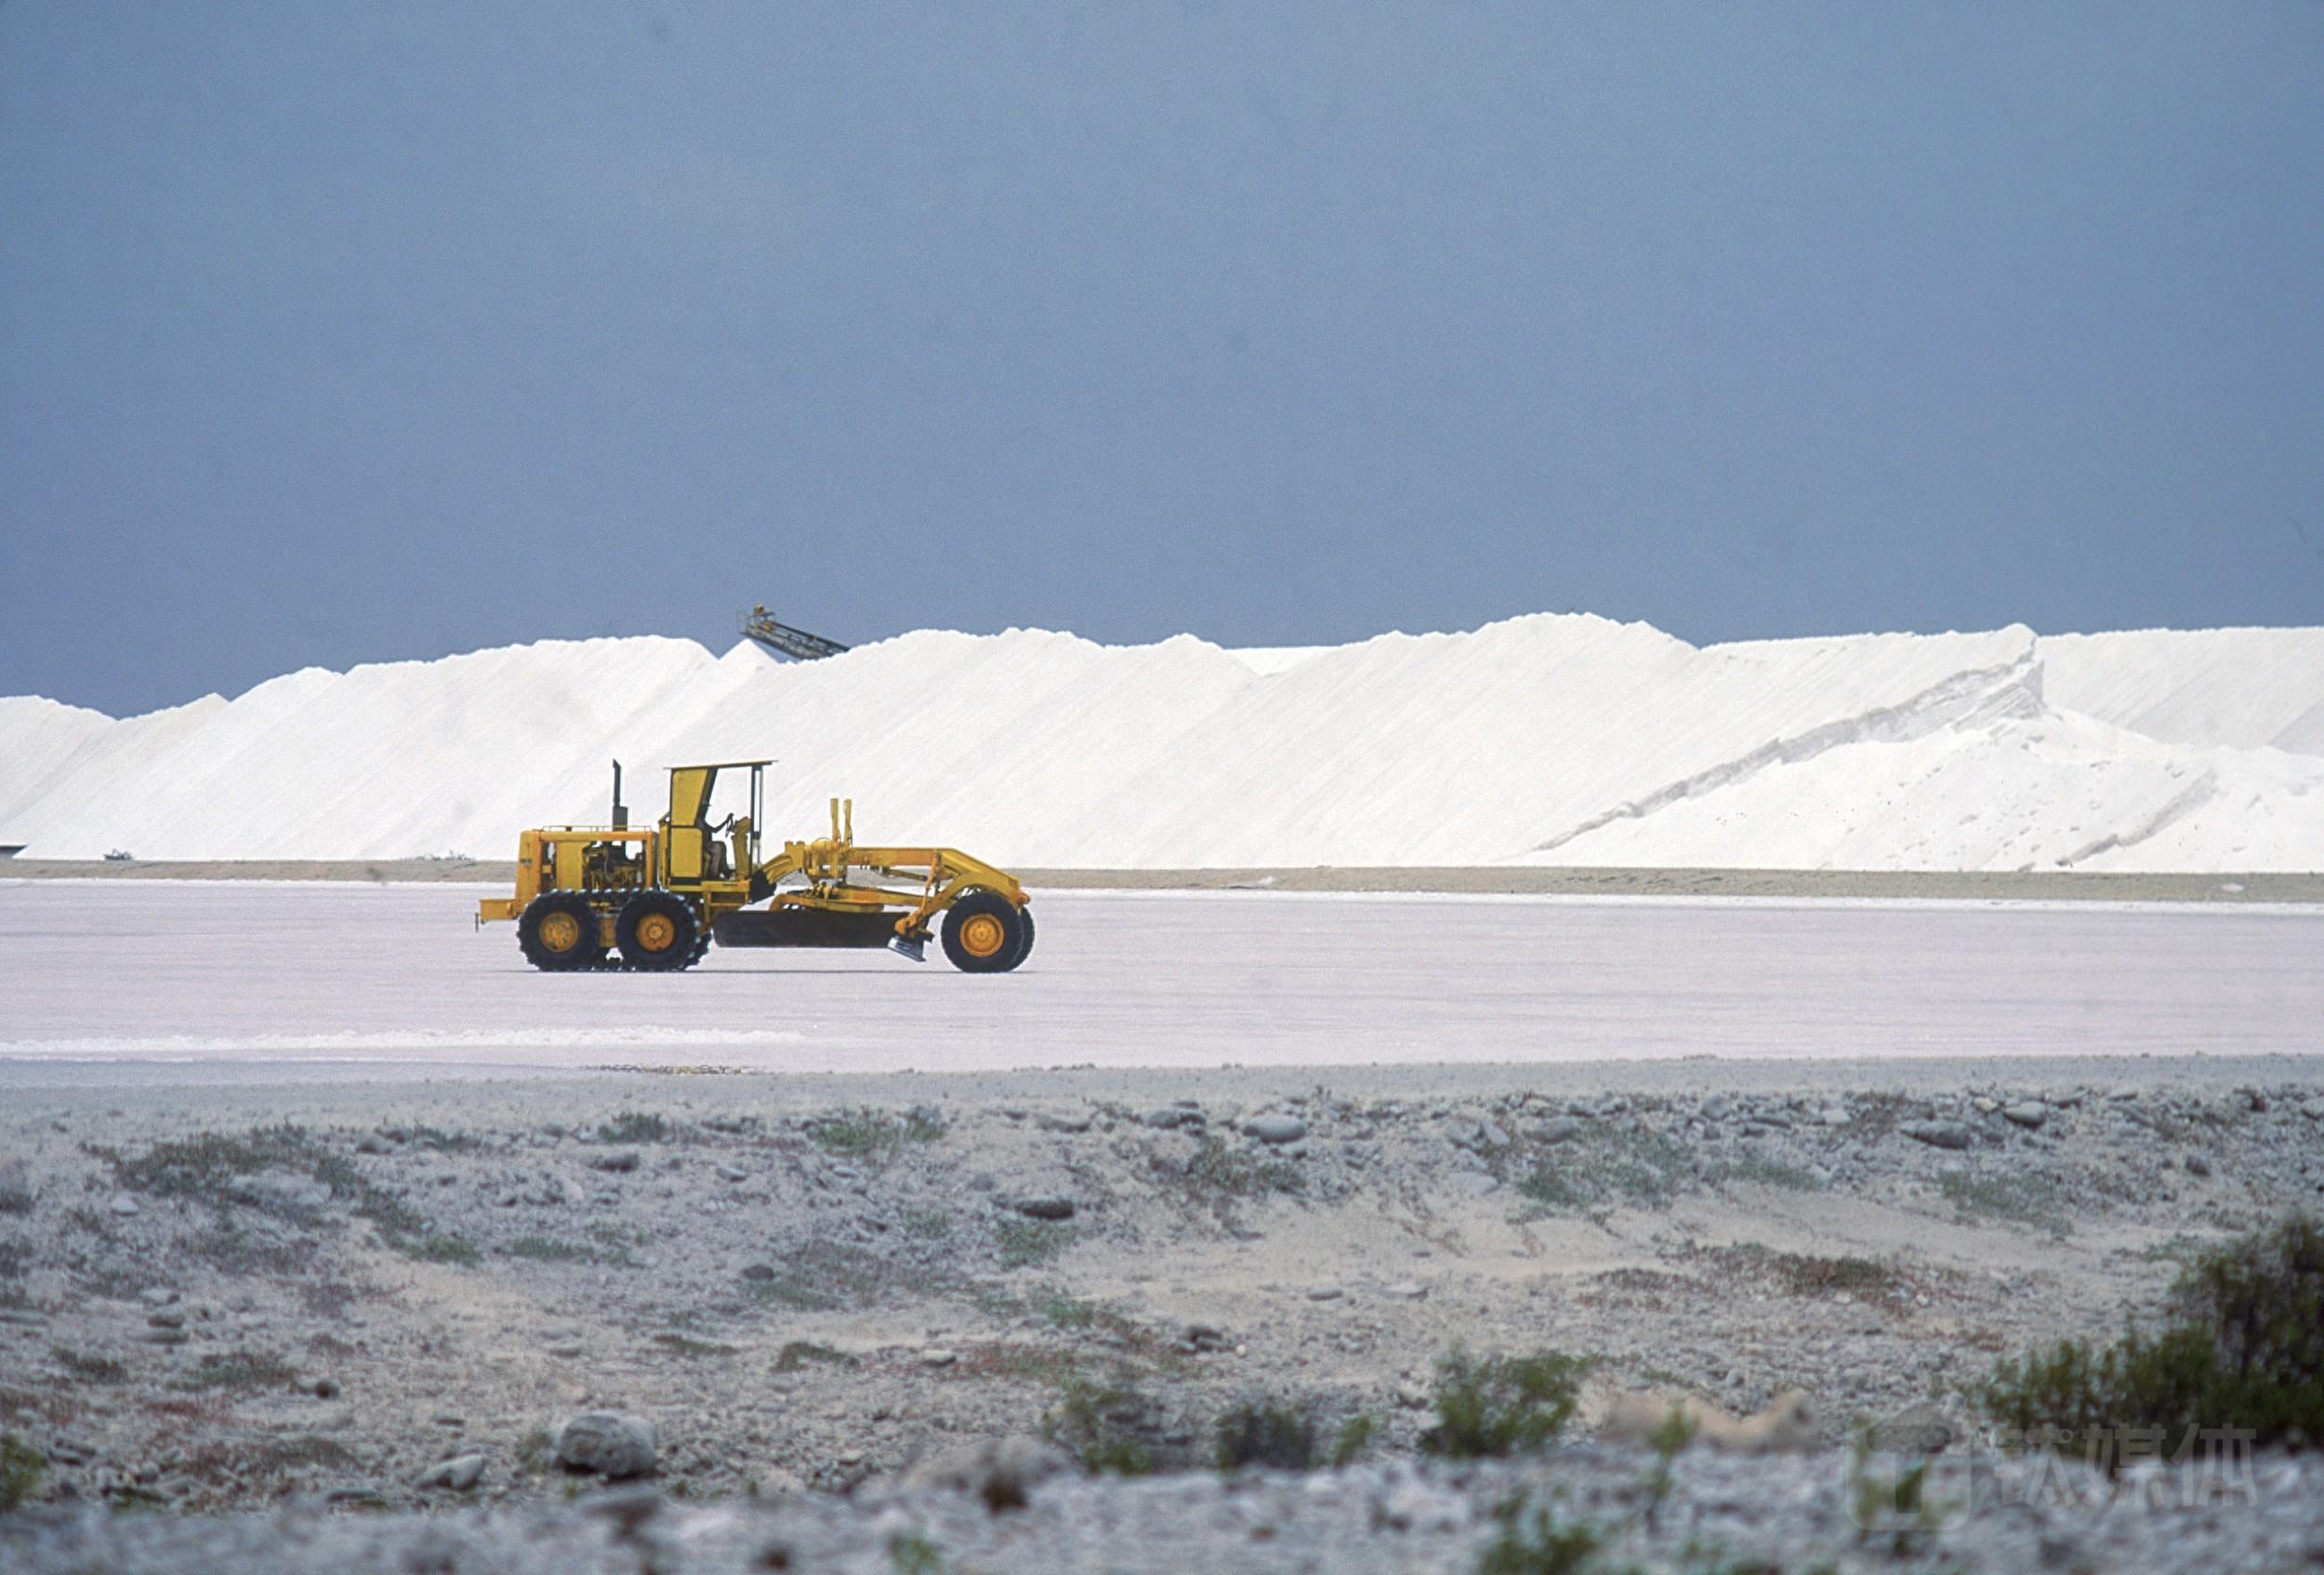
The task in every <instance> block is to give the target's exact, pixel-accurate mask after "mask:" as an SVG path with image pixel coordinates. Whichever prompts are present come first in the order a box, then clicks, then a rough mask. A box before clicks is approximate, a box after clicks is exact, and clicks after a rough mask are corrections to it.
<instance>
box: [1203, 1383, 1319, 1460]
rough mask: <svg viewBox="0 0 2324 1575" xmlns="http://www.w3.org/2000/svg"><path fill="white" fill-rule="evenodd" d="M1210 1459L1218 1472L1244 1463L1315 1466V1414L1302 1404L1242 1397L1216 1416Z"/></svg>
mask: <svg viewBox="0 0 2324 1575" xmlns="http://www.w3.org/2000/svg"><path fill="white" fill-rule="evenodd" d="M1214 1431H1215V1433H1216V1438H1217V1445H1216V1448H1215V1449H1214V1450H1213V1452H1212V1460H1213V1462H1215V1463H1216V1464H1217V1466H1218V1468H1219V1469H1220V1470H1221V1471H1238V1470H1240V1469H1242V1468H1243V1467H1244V1466H1247V1465H1260V1466H1265V1467H1267V1468H1269V1469H1270V1470H1274V1471H1313V1470H1314V1468H1315V1417H1314V1412H1312V1411H1311V1410H1308V1409H1307V1408H1305V1407H1303V1406H1287V1405H1280V1404H1277V1403H1276V1402H1274V1401H1273V1400H1264V1399H1253V1400H1245V1401H1242V1402H1241V1403H1240V1404H1238V1405H1235V1406H1232V1407H1230V1408H1228V1410H1226V1412H1225V1413H1224V1414H1223V1415H1221V1417H1220V1418H1219V1421H1218V1425H1217V1427H1216V1429H1215V1430H1214Z"/></svg>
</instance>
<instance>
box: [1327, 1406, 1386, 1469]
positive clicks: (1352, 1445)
mask: <svg viewBox="0 0 2324 1575" xmlns="http://www.w3.org/2000/svg"><path fill="white" fill-rule="evenodd" d="M1379 1436H1380V1418H1378V1417H1376V1416H1372V1415H1370V1414H1368V1413H1358V1414H1357V1415H1355V1416H1352V1417H1350V1418H1348V1420H1347V1421H1345V1422H1343V1423H1340V1436H1339V1437H1337V1438H1335V1439H1333V1440H1332V1445H1331V1468H1332V1470H1334V1471H1340V1470H1342V1469H1344V1468H1346V1467H1348V1466H1351V1465H1353V1464H1354V1463H1355V1462H1358V1461H1360V1460H1362V1459H1363V1458H1364V1457H1365V1456H1366V1455H1368V1454H1370V1453H1371V1452H1372V1445H1373V1443H1374V1441H1375V1440H1377V1439H1378V1438H1379Z"/></svg>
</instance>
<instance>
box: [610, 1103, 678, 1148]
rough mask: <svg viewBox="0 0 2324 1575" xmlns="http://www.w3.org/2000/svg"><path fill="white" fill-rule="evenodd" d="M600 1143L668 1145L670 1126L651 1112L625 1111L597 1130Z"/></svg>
mask: <svg viewBox="0 0 2324 1575" xmlns="http://www.w3.org/2000/svg"><path fill="white" fill-rule="evenodd" d="M597 1140H598V1142H600V1143H627V1144H640V1143H667V1142H668V1141H669V1140H670V1124H669V1122H668V1121H667V1120H665V1119H664V1118H661V1117H659V1116H656V1115H654V1113H653V1112H652V1111H649V1110H624V1111H621V1112H619V1113H617V1114H616V1115H615V1116H614V1118H613V1119H612V1120H610V1121H601V1122H600V1123H598V1128H597Z"/></svg>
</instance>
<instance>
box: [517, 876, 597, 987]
mask: <svg viewBox="0 0 2324 1575" xmlns="http://www.w3.org/2000/svg"><path fill="white" fill-rule="evenodd" d="M517 949H518V950H520V951H522V952H523V953H524V960H525V961H527V962H529V963H531V964H532V965H533V966H534V967H535V968H538V969H540V970H542V971H543V972H545V973H578V972H579V971H581V970H582V969H585V968H594V967H596V966H597V965H598V964H599V963H600V962H601V961H602V960H604V957H605V948H604V947H603V946H599V945H598V944H597V910H596V909H595V908H592V907H590V906H589V905H588V902H587V900H585V899H583V898H581V897H578V896H575V895H574V893H571V892H544V893H541V894H540V895H539V896H537V897H535V898H534V899H533V900H532V901H531V902H530V903H528V904H527V905H525V909H524V913H523V915H522V917H521V918H520V919H518V920H517Z"/></svg>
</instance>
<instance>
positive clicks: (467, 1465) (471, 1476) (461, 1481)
mask: <svg viewBox="0 0 2324 1575" xmlns="http://www.w3.org/2000/svg"><path fill="white" fill-rule="evenodd" d="M483 1477H484V1457H483V1456H482V1455H455V1456H453V1457H452V1459H450V1460H448V1461H440V1462H437V1463H436V1464H434V1465H431V1466H429V1468H428V1469H427V1470H425V1471H423V1472H421V1473H420V1474H419V1475H418V1476H415V1477H413V1478H412V1486H413V1487H415V1488H445V1489H450V1490H451V1491H453V1492H455V1493H465V1492H467V1491H468V1490H469V1489H470V1488H473V1487H475V1486H476V1484H477V1483H479V1482H481V1481H482V1480H483Z"/></svg>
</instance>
